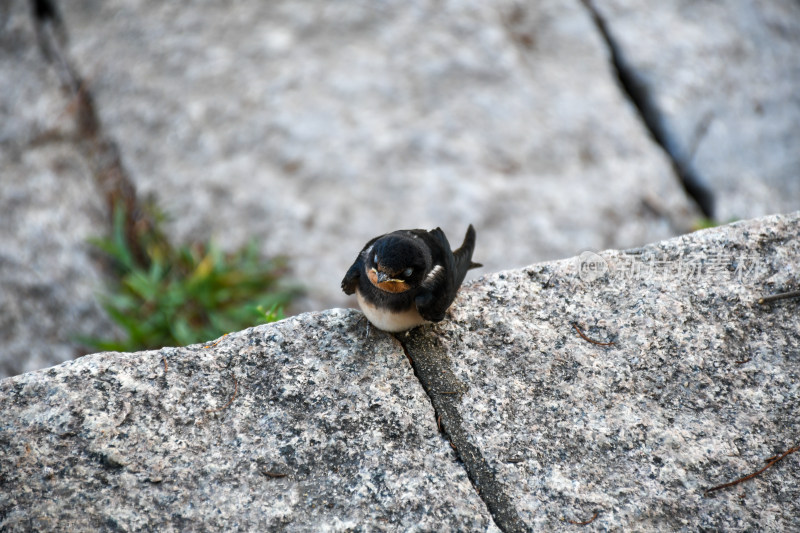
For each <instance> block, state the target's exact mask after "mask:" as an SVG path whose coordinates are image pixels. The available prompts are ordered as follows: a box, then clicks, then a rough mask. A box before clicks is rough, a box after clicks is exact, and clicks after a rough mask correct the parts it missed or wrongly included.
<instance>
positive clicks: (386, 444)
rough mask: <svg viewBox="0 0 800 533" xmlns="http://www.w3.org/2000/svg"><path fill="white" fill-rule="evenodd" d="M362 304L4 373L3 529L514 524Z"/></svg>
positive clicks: (0, 393) (0, 435)
mask: <svg viewBox="0 0 800 533" xmlns="http://www.w3.org/2000/svg"><path fill="white" fill-rule="evenodd" d="M364 324H365V323H364V321H363V319H362V318H361V317H360V315H359V313H358V312H356V311H350V310H332V311H327V312H325V313H317V314H306V315H303V316H301V317H297V318H291V319H287V320H284V321H282V322H279V323H276V324H272V325H266V326H261V327H257V328H253V329H249V330H245V331H243V332H239V333H235V334H232V335H229V336H226V337H224V338H222V339H221V340H220V341H219V344H216V345H214V346H209V347H204V346H202V345H195V346H190V347H187V348H165V349H162V350H158V351H149V352H141V353H132V354H119V353H103V354H96V355H91V356H86V357H83V358H81V359H78V360H76V361H72V362H69V363H64V364H62V365H60V366H57V367H54V368H51V369H49V370H43V371H37V372H32V373H29V374H24V375H22V376H17V377H14V378H8V379H6V380H3V381H2V382H0V397H2V398H3V402H2V405H0V530H2V531H142V530H147V531H154V530H158V531H187V530H195V531H198V530H216V531H270V530H272V531H274V530H277V529H280V530H282V531H359V530H370V531H373V530H384V531H398V530H404V531H408V530H420V531H423V530H426V531H432V530H448V529H449V530H451V531H465V530H470V531H476V530H480V531H498V530H497V529H496V527H495V526H494V524H493V522H492V520H491V517H490V515H489V513H488V512H487V509H486V507H485V506H484V504H483V502H482V501H481V499H480V498H479V496H478V495H477V493H476V492H475V490H474V489H473V487H472V485H471V484H470V482H469V480H468V479H467V476H466V473H465V471H464V469H463V468H462V466H461V465H460V464H459V462H458V461H457V459H456V457H455V453H454V451H453V450H452V448H451V447H450V446H449V444H448V442H447V441H446V440H445V439H443V438H442V437H441V435H440V434H439V432H438V429H437V424H436V419H435V416H434V414H433V410H432V408H431V404H430V401H429V400H428V398H427V397H426V396H425V393H424V392H423V390H422V387H420V384H419V382H418V381H417V379H416V378H415V377H414V374H413V371H412V369H411V367H410V365H409V363H408V359H407V358H406V356H405V354H404V353H403V350H402V347H401V346H400V345H399V343H398V342H397V341H396V340H394V339H393V338H392V337H390V336H388V335H383V334H379V335H372V336H371V337H369V338H368V339H366V338H364V331H365V327H364Z"/></svg>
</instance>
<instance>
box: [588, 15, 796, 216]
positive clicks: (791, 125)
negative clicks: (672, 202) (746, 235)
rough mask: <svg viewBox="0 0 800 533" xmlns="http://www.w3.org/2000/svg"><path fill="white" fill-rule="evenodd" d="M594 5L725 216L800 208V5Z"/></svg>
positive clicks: (673, 137)
mask: <svg viewBox="0 0 800 533" xmlns="http://www.w3.org/2000/svg"><path fill="white" fill-rule="evenodd" d="M593 4H594V5H595V6H596V7H597V9H598V10H599V12H600V13H601V14H602V16H603V18H604V19H605V21H606V24H607V26H608V29H609V31H610V33H611V34H612V37H613V38H614V40H615V41H616V42H617V44H618V46H619V49H620V51H621V52H622V54H623V55H624V58H625V60H626V62H627V63H628V64H629V65H630V66H631V67H632V69H633V70H634V72H635V76H636V78H637V79H638V81H639V82H640V83H641V85H642V86H643V87H644V88H645V89H646V90H647V92H648V93H649V96H650V98H651V99H652V100H653V102H654V103H655V105H656V106H657V107H658V109H659V111H660V116H661V118H662V120H663V122H664V126H665V128H666V129H667V130H668V131H669V133H670V136H671V137H672V140H673V142H674V143H675V145H676V148H677V149H678V150H679V151H680V152H682V153H684V154H687V155H688V154H690V153H691V152H692V151H693V150H694V151H695V153H694V157H693V158H692V161H691V162H692V164H693V166H694V167H695V168H696V170H697V171H698V172H699V174H700V175H701V176H702V177H703V178H704V179H705V180H706V181H707V182H708V184H709V185H710V186H711V188H712V189H713V190H714V192H715V194H716V197H717V202H716V203H717V217H718V218H719V219H720V220H725V221H729V220H731V219H734V218H735V219H739V218H753V217H757V216H763V215H767V214H772V213H786V212H790V211H794V210H797V209H799V208H800V179H798V178H800V90H798V88H800V62H798V60H797V58H798V57H799V56H800V4H798V3H797V2H795V1H793V0H769V1H762V2H748V1H743V0H725V1H723V2H657V3H653V2H646V1H640V0H594V1H593Z"/></svg>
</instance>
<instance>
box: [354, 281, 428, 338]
mask: <svg viewBox="0 0 800 533" xmlns="http://www.w3.org/2000/svg"><path fill="white" fill-rule="evenodd" d="M356 298H357V299H358V306H359V307H360V308H361V311H362V312H363V313H364V315H365V316H366V317H367V320H369V321H370V323H372V325H373V326H375V327H376V328H378V329H382V330H383V331H389V332H392V333H397V332H399V331H406V330H409V329H411V328H415V327H417V326H421V325H422V324H426V323H427V322H428V321H427V320H425V319H424V318H422V316H421V315H420V314H419V311H417V308H416V307H414V306H412V307H411V309H409V310H408V311H404V312H402V313H394V312H392V311H390V310H388V309H378V308H377V307H375V306H374V305H372V304H370V303H368V302H367V301H366V300H364V298H363V297H362V296H361V292H359V291H356Z"/></svg>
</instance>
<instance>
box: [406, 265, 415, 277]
mask: <svg viewBox="0 0 800 533" xmlns="http://www.w3.org/2000/svg"><path fill="white" fill-rule="evenodd" d="M412 272H414V269H413V268H411V267H409V268H407V269H405V270H403V277H406V278H407V277H408V276H410V275H411V273H412Z"/></svg>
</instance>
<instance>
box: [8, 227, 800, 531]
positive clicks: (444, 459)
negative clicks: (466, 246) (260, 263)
mask: <svg viewBox="0 0 800 533" xmlns="http://www.w3.org/2000/svg"><path fill="white" fill-rule="evenodd" d="M799 228H800V212H797V213H794V214H791V215H781V216H772V217H766V218H763V219H757V220H751V221H747V222H742V223H737V224H733V225H729V226H724V227H719V228H714V229H711V230H706V231H702V232H697V233H693V234H690V235H686V236H683V237H679V238H676V239H672V240H669V241H663V242H659V243H656V244H652V245H648V246H645V247H642V248H639V249H634V250H623V251H613V250H610V251H605V252H602V253H599V254H583V255H582V256H580V257H576V258H573V259H570V260H563V261H556V262H551V263H540V264H536V265H532V266H530V267H527V268H525V269H521V270H510V271H504V272H498V273H495V274H491V275H487V276H484V277H482V278H481V279H479V280H477V281H474V282H472V283H468V284H466V285H465V286H464V288H463V289H462V291H461V293H460V296H459V297H458V298H457V300H456V302H455V304H454V306H453V307H452V308H451V311H450V313H449V316H448V319H447V320H446V321H444V322H442V323H440V324H437V325H434V326H426V327H423V328H419V329H416V330H414V331H412V332H411V333H409V334H408V335H403V334H401V335H398V336H397V337H393V336H391V335H389V334H385V333H383V332H379V331H375V330H373V332H372V334H371V335H370V336H369V337H365V328H364V326H365V322H364V320H363V317H362V315H361V314H360V313H358V312H357V311H352V310H340V309H334V310H329V311H325V312H322V313H309V314H303V315H300V316H297V317H293V318H290V319H286V320H284V321H281V322H278V323H275V324H270V325H266V326H259V327H257V328H253V329H249V330H245V331H242V332H239V333H234V334H231V335H228V336H226V337H224V338H222V339H220V340H219V341H218V342H217V343H210V344H209V345H206V346H202V345H197V346H190V347H187V348H165V349H162V350H159V351H149V352H140V353H133V354H118V353H104V354H95V355H90V356H85V357H83V358H81V359H78V360H76V361H72V362H68V363H64V364H62V365H60V366H57V367H54V368H51V369H48V370H41V371H37V372H32V373H28V374H24V375H21V376H16V377H13V378H8V379H5V380H3V381H1V382H0V397H2V398H4V400H5V401H4V402H3V403H2V404H0V420H2V423H0V529H2V530H3V531H23V530H30V529H40V530H58V529H59V528H62V529H67V528H68V529H70V530H96V529H103V528H106V529H119V530H123V531H127V530H134V529H145V530H147V529H154V528H156V527H157V528H166V529H170V528H173V529H182V530H186V529H201V528H202V529H224V530H232V529H236V530H262V531H263V530H267V529H275V528H278V527H280V528H282V529H286V530H289V531H297V530H321V529H329V530H335V531H344V530H351V529H357V528H359V527H361V528H364V527H367V528H369V529H371V530H372V529H375V530H380V531H389V530H391V531H396V530H398V529H402V530H407V529H413V528H419V529H422V530H431V529H448V528H449V529H451V530H470V531H474V530H490V531H499V530H502V531H525V530H533V531H553V530H556V529H562V528H564V527H565V521H570V520H571V521H573V522H583V521H588V520H591V519H593V521H592V528H593V529H601V530H623V531H627V530H632V529H635V530H637V531H665V530H678V529H681V530H684V529H685V530H689V531H695V530H698V529H710V530H724V531H729V530H750V529H759V530H764V531H791V530H796V529H798V527H800V518H798V517H800V489H798V487H797V484H796V483H794V480H795V479H796V478H797V476H798V474H800V453H797V454H794V455H788V456H786V458H784V459H783V460H782V461H781V462H779V463H776V464H774V465H772V466H771V467H770V468H769V469H767V470H766V471H765V472H763V473H762V474H761V475H759V476H757V477H755V478H754V479H751V480H749V481H746V482H743V483H742V484H740V485H739V486H736V487H730V488H727V489H723V490H719V491H717V492H712V493H708V494H706V492H705V491H706V490H707V489H709V488H711V487H713V486H715V485H719V484H722V483H725V482H728V481H733V480H735V479H737V478H740V477H743V476H745V475H747V474H750V473H752V472H755V471H757V470H759V469H761V468H762V467H763V466H764V465H765V463H764V460H765V459H767V458H770V457H773V456H775V455H776V454H779V453H781V452H785V451H787V450H789V449H791V448H792V447H794V446H797V445H798V444H800V443H798V442H797V440H796V439H797V435H798V434H800V419H798V417H797V412H798V410H799V409H800V389H799V388H798V383H800V379H798V378H799V377H800V376H798V368H800V366H798V362H800V336H798V334H797V332H798V330H799V328H800V314H798V313H797V305H798V302H797V300H796V299H795V300H789V299H786V300H781V301H775V302H771V303H767V304H765V305H759V304H758V303H757V300H758V299H759V298H760V297H761V296H763V295H766V294H771V293H777V292H783V291H789V290H796V289H797V278H796V275H797V273H796V265H797V264H798V262H800V240H799V239H798V229H799ZM398 341H399V342H398ZM598 343H602V344H598ZM404 352H405V353H404ZM406 353H407V354H408V356H409V357H410V359H411V360H412V361H413V364H414V368H413V370H412V368H411V367H410V366H409V365H408V363H407V361H408V359H407V358H406ZM415 374H416V375H415ZM420 384H421V385H422V386H420ZM426 393H427V396H426ZM437 425H438V426H439V427H440V428H441V430H442V431H443V433H440V432H439V429H438V428H437ZM443 437H445V438H443ZM448 440H449V441H450V443H452V448H451V445H450V443H448ZM456 454H457V456H458V458H459V459H460V461H459V460H457V459H456ZM470 483H471V484H470Z"/></svg>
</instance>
